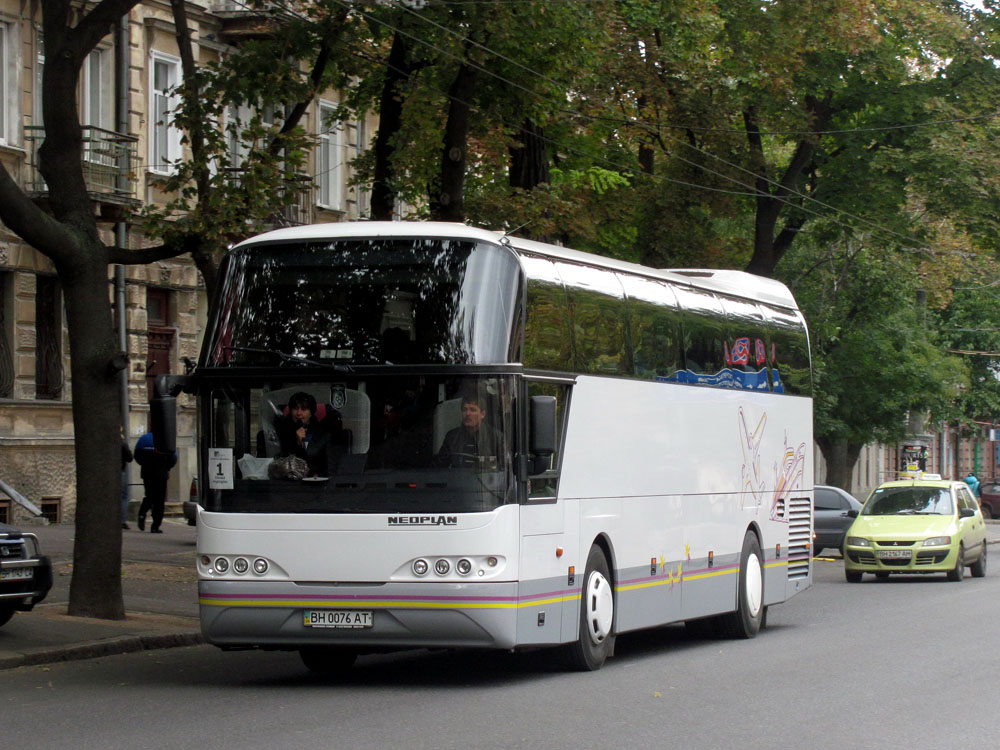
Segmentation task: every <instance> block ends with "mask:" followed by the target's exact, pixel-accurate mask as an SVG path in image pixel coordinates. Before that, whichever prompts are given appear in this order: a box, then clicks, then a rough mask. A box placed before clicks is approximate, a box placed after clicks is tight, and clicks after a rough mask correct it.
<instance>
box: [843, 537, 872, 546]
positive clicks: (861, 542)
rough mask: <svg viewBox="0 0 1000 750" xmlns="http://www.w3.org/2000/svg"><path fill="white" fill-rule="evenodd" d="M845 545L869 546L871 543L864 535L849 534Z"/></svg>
mask: <svg viewBox="0 0 1000 750" xmlns="http://www.w3.org/2000/svg"><path fill="white" fill-rule="evenodd" d="M847 546H848V547H871V546H872V543H871V542H869V541H868V540H867V539H865V538H864V537H860V536H849V537H847Z"/></svg>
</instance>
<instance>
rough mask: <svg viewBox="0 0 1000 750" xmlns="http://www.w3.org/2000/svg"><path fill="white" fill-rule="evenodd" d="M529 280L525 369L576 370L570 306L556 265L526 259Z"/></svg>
mask: <svg viewBox="0 0 1000 750" xmlns="http://www.w3.org/2000/svg"><path fill="white" fill-rule="evenodd" d="M521 265H522V267H523V268H524V271H525V274H526V275H527V277H528V302H527V321H526V323H525V329H524V366H525V367H535V368H538V369H540V370H570V369H572V366H573V357H572V351H573V350H572V340H573V339H572V337H571V330H570V322H569V302H568V300H567V299H566V290H565V289H563V285H562V279H561V278H560V276H559V273H558V272H557V271H556V267H555V265H554V264H553V263H552V262H551V261H549V260H545V259H543V258H534V257H531V256H523V257H522V258H521Z"/></svg>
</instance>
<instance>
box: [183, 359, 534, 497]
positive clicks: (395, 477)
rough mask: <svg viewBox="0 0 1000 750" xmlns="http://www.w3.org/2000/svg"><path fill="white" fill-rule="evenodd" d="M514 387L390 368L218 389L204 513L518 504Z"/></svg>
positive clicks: (498, 380) (509, 381) (494, 380)
mask: <svg viewBox="0 0 1000 750" xmlns="http://www.w3.org/2000/svg"><path fill="white" fill-rule="evenodd" d="M512 389H513V378H512V376H484V375H465V376H454V375H432V374H426V373H424V374H405V373H400V372H396V371H395V370H394V371H392V372H386V373H385V374H382V375H378V374H376V375H371V374H367V375H365V376H364V377H363V378H362V377H360V376H358V377H354V376H345V377H344V378H342V379H339V380H337V381H336V382H316V381H302V380H283V379H277V378H274V377H273V376H271V377H267V378H266V379H264V378H261V380H260V381H259V382H256V383H255V382H253V380H252V379H251V380H250V382H243V379H241V380H240V382H238V383H233V382H232V381H229V380H222V379H220V380H219V382H218V384H217V385H214V384H213V385H211V386H209V388H207V389H206V390H207V394H206V395H208V396H209V399H208V403H209V404H210V413H209V414H208V415H207V419H206V420H205V421H204V422H203V425H204V428H205V430H206V431H207V434H208V440H207V441H206V442H207V445H206V450H207V454H208V455H207V458H208V461H207V462H206V463H207V471H206V474H205V478H206V480H207V482H206V487H207V488H208V490H209V491H208V492H207V493H205V495H204V496H205V500H204V505H205V507H206V509H207V510H212V511H217V512H239V513H397V512H398V513H420V514H428V513H434V514H441V513H458V512H475V511H486V510H491V509H493V508H496V507H497V506H499V505H501V504H504V503H508V502H515V500H516V498H515V483H514V481H513V476H512V461H511V455H512V435H513V432H514V430H513V418H512V409H513V406H512V401H513V398H512ZM218 456H224V457H225V459H224V461H223V462H222V463H220V462H218V461H215V463H213V461H214V460H215V459H213V457H218Z"/></svg>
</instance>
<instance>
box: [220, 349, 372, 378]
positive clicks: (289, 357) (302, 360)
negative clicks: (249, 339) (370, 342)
mask: <svg viewBox="0 0 1000 750" xmlns="http://www.w3.org/2000/svg"><path fill="white" fill-rule="evenodd" d="M223 349H228V350H229V351H233V352H247V353H249V354H268V355H270V356H272V357H277V358H278V359H280V360H281V361H282V362H294V363H296V364H300V365H309V366H310V367H322V368H324V369H327V370H336V371H337V372H353V371H354V368H353V367H351V366H350V365H333V364H330V363H329V362H317V361H316V360H314V359H309V358H308V357H303V356H302V355H300V354H288V353H287V352H281V351H278V350H276V349H258V348H256V347H252V346H225V347H223Z"/></svg>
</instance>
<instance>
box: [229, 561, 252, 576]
mask: <svg viewBox="0 0 1000 750" xmlns="http://www.w3.org/2000/svg"><path fill="white" fill-rule="evenodd" d="M233 570H235V571H236V572H237V573H239V574H240V575H243V574H244V573H246V572H247V571H248V570H250V563H248V562H247V560H246V558H245V557H237V558H236V559H235V560H234V561H233Z"/></svg>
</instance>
